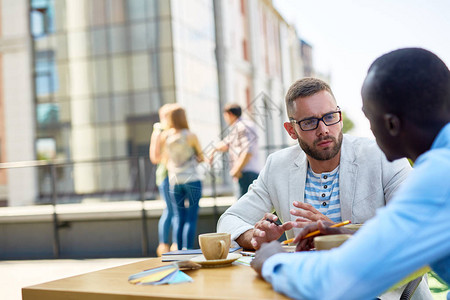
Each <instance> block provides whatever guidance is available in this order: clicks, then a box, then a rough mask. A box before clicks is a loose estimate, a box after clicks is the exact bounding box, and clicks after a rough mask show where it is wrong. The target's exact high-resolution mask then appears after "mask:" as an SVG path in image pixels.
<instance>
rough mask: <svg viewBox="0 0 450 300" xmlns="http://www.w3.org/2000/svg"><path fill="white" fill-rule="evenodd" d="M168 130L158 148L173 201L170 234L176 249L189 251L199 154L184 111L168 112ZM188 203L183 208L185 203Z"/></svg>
mask: <svg viewBox="0 0 450 300" xmlns="http://www.w3.org/2000/svg"><path fill="white" fill-rule="evenodd" d="M167 123H168V126H169V129H168V130H166V131H164V132H163V134H162V137H161V140H160V142H161V144H160V147H161V149H163V150H164V151H163V153H162V154H163V155H167V157H166V158H165V161H167V164H166V166H167V170H168V175H169V183H170V188H171V192H172V196H173V199H174V200H175V207H174V217H175V218H174V222H173V232H174V234H175V235H176V236H177V244H178V248H179V249H192V248H193V246H194V238H195V233H196V229H197V219H198V210H199V201H200V198H201V196H202V183H201V181H200V176H199V174H198V172H197V166H198V163H199V162H201V161H203V154H202V150H201V147H200V143H199V141H198V138H197V136H196V135H195V134H194V133H192V132H191V131H190V130H189V125H188V122H187V118H186V112H185V110H184V109H183V108H181V107H178V108H175V109H173V110H171V111H170V113H169V115H168V119H167ZM186 199H188V200H189V206H188V207H186V205H185V200H186Z"/></svg>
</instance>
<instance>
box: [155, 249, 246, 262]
mask: <svg viewBox="0 0 450 300" xmlns="http://www.w3.org/2000/svg"><path fill="white" fill-rule="evenodd" d="M239 249H242V248H241V247H235V248H230V253H233V252H235V251H237V250H239ZM199 255H202V250H201V249H189V250H176V251H171V252H167V253H163V255H162V256H161V261H163V262H166V261H181V260H189V259H192V258H194V257H197V256H199Z"/></svg>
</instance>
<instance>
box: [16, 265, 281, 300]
mask: <svg viewBox="0 0 450 300" xmlns="http://www.w3.org/2000/svg"><path fill="white" fill-rule="evenodd" d="M165 264H168V263H162V262H161V259H160V258H151V259H147V260H143V261H141V262H137V263H133V264H128V265H123V266H119V267H115V268H110V269H105V270H100V271H96V272H91V273H86V274H82V275H78V276H74V277H69V278H65V279H59V280H55V281H51V282H47V283H42V284H38V285H34V286H30V287H26V288H23V289H22V299H23V300H54V299H86V300H104V299H108V300H122V299H123V300H125V299H127V300H131V299H288V298H286V297H285V296H283V295H281V294H278V293H276V292H274V291H273V290H272V287H271V285H270V284H268V283H267V282H265V281H264V280H262V279H260V278H259V277H258V276H257V274H256V273H255V271H253V269H252V268H250V267H248V266H244V265H239V264H237V263H236V262H234V263H233V265H231V266H229V267H222V268H202V269H199V270H190V271H185V272H186V274H188V275H189V276H191V277H192V279H193V280H194V281H193V282H188V283H181V284H172V285H159V286H152V285H132V284H130V283H128V276H130V275H131V274H135V273H138V272H140V271H143V270H145V269H149V268H152V267H157V266H162V265H165Z"/></svg>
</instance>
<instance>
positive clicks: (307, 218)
mask: <svg viewBox="0 0 450 300" xmlns="http://www.w3.org/2000/svg"><path fill="white" fill-rule="evenodd" d="M293 204H294V206H295V207H297V208H300V209H291V210H290V213H291V215H293V216H296V217H297V219H296V220H295V222H297V223H298V224H299V226H298V227H305V226H306V225H308V224H309V223H311V222H317V221H319V220H322V221H326V222H331V223H334V222H333V221H331V220H330V219H329V218H328V217H327V216H325V215H324V214H322V213H320V212H319V211H318V210H317V209H315V208H314V207H313V206H312V205H311V204H307V203H303V202H298V201H294V203H293Z"/></svg>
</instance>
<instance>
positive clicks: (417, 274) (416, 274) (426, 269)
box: [388, 266, 431, 291]
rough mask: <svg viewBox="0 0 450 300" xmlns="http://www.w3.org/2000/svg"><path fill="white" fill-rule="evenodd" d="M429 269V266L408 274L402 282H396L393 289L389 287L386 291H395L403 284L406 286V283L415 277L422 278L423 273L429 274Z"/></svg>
mask: <svg viewBox="0 0 450 300" xmlns="http://www.w3.org/2000/svg"><path fill="white" fill-rule="evenodd" d="M430 271H431V269H430V267H429V266H425V267H423V268H420V269H419V270H417V271H415V272H413V273H411V274H409V275H408V276H406V277H405V278H403V279H402V280H400V281H399V282H397V283H396V284H395V285H394V286H393V287H391V288H390V289H389V290H388V291H392V290H395V289H397V288H399V287H401V286H403V285H405V284H407V283H408V282H410V281H412V280H414V279H416V278H417V277H421V276H423V275H424V274H425V273H428V272H430Z"/></svg>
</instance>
